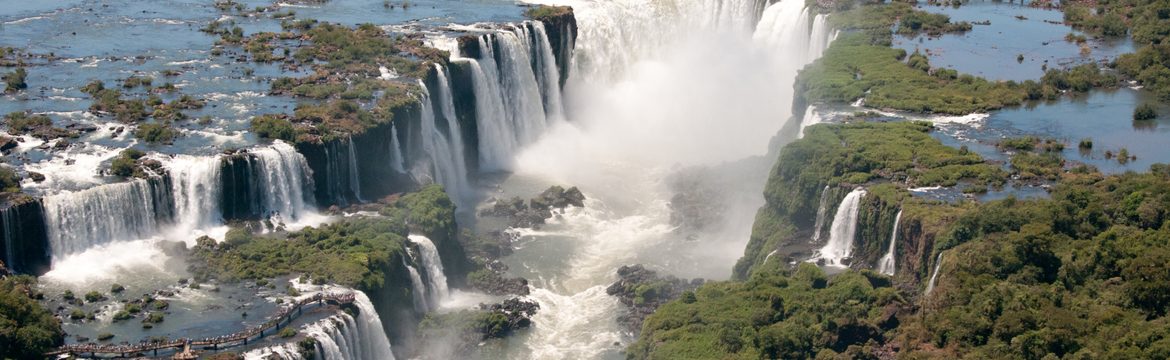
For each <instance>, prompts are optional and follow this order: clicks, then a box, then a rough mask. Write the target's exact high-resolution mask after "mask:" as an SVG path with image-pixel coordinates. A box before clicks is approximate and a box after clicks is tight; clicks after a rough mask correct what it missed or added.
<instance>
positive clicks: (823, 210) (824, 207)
mask: <svg viewBox="0 0 1170 360" xmlns="http://www.w3.org/2000/svg"><path fill="white" fill-rule="evenodd" d="M827 216H829V185H825V189H824V190H821V202H820V205H818V206H817V220H816V222H815V223H813V236H812V243H813V244H817V243H820V241H821V233H822V231H821V229H824V228H825V217H827Z"/></svg>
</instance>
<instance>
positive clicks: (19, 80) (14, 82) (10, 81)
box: [0, 67, 28, 94]
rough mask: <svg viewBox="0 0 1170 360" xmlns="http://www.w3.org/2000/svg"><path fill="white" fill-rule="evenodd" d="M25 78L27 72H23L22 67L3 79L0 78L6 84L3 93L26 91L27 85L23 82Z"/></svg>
mask: <svg viewBox="0 0 1170 360" xmlns="http://www.w3.org/2000/svg"><path fill="white" fill-rule="evenodd" d="M27 77H28V72H27V71H25V70H24V68H22V67H21V68H16V70H14V71H12V72H10V73H8V74H5V75H4V76H3V77H0V79H3V80H4V83H5V84H6V85H5V88H4V92H6V93H9V94H11V93H15V92H17V91H20V90H22V89H27V88H28V83H26V82H25V78H27Z"/></svg>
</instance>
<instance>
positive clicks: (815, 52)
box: [807, 14, 836, 62]
mask: <svg viewBox="0 0 1170 360" xmlns="http://www.w3.org/2000/svg"><path fill="white" fill-rule="evenodd" d="M832 33H833V31H832V29H831V28H830V27H829V16H828V15H825V14H817V16H816V18H814V19H813V26H812V36H810V37H809V42H808V59H807V60H808V61H810V62H811V61H813V60H815V59H818V58H820V57H821V55H822V54H824V53H825V49H827V48H829V43H830V42H832V41H833V40H834V39H835V38H836V34H832Z"/></svg>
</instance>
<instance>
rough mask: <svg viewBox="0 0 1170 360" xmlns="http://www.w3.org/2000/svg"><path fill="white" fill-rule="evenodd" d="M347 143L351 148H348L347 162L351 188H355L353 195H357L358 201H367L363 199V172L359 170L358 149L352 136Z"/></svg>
mask: <svg viewBox="0 0 1170 360" xmlns="http://www.w3.org/2000/svg"><path fill="white" fill-rule="evenodd" d="M346 145H347V146H349V149H347V150H346V155H347V156H349V159H348V160H349V161H348V162H347V164H348V165H349V189H350V190H353V196H355V197H357V198H358V201H361V202H365V200H363V199H362V182H361V173H360V172H358V166H357V150H354V148H353V137H352V136H351V137H349V138H348V139H347V140H346Z"/></svg>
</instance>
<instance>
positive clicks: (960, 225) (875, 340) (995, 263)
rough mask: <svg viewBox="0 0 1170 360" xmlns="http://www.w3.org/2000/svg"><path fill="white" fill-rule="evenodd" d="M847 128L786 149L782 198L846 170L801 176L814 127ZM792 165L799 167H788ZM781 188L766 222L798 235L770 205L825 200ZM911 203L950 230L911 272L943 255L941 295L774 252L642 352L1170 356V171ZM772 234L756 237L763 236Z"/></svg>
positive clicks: (1021, 146)
mask: <svg viewBox="0 0 1170 360" xmlns="http://www.w3.org/2000/svg"><path fill="white" fill-rule="evenodd" d="M834 126H837V127H840V128H846V129H847V128H849V127H851V126H854V125H829V126H814V127H811V128H810V129H811V130H813V131H812V132H811V133H807V135H806V137H805V139H804V140H799V141H797V142H795V143H793V144H791V145H789V146H788V147H786V148H785V149H784V151H783V152H782V158H781V159H782V160H781V161H780V162H779V163H778V164H779V165H777V169H778V170H776V171H774V172H773V175H772V179H770V180H769V190H768V191H769V193H771V192H775V191H788V192H789V193H791V192H792V191H791V190H788V188H789V187H792V186H793V185H792V184H799V182H795V183H794V181H800V179H801V178H800V177H796V178H793V177H792V176H794V175H796V176H808V177H809V179H833V178H835V174H838V173H840V172H839V171H834V172H829V173H818V172H816V171H814V172H813V173H810V174H807V175H805V174H800V172H799V171H798V170H800V168H801V167H806V168H807V167H817V166H818V165H819V164H823V163H825V162H826V161H825V160H824V159H820V158H817V157H816V154H817V152H812V151H808V152H799V153H798V152H797V150H796V149H799V148H802V147H811V146H813V145H814V144H816V143H817V141H815V140H814V141H811V142H810V141H806V140H807V139H809V137H813V138H816V137H818V136H825V135H826V131H825V130H826V129H831V128H833V127H834ZM818 128H821V130H820V131H819V132H820V134H819V135H818V130H817V129H818ZM860 129H861V128H858V131H859V132H860V133H861V135H859V136H869V137H880V136H883V135H884V134H885V133H887V132H889V131H891V129H890V128H889V127H888V126H873V127H872V128H871V129H869V130H860ZM838 131H841V130H838ZM838 142H839V143H848V141H840V140H838ZM891 146H894V147H909V148H914V146H911V145H909V144H901V145H891ZM1001 146H1002V147H1003V148H1005V149H1013V150H1014V151H1020V152H1021V153H1028V154H1033V155H1036V156H1045V154H1054V153H1057V152H1059V151H1060V149H1062V148H1063V144H1060V145H1058V142H1054V141H1045V140H1041V139H1036V138H1025V139H1009V140H1007V141H1004V142H1003V143H1001ZM821 151H822V152H823V151H825V150H821ZM903 151H912V150H911V149H906V150H903ZM867 153H870V151H858V152H856V153H853V154H867ZM794 154H800V156H801V157H799V158H794V157H793V156H794ZM857 156H858V157H863V156H865V155H857ZM1014 161H1015V160H1014V159H1013V162H1014ZM786 163H788V165H787V166H790V167H792V169H791V170H792V171H793V172H785V171H784V170H783V168H784V167H786V166H785V164H786ZM833 166H840V165H833ZM826 167H827V168H828V169H833V167H831V166H826ZM781 180H784V181H781ZM809 181H810V182H811V181H812V180H809ZM774 184H781V185H784V186H785V188H777V187H776V186H774ZM818 185H820V184H815V185H812V186H818ZM798 188H799V187H798ZM871 188H873V189H875V190H874V191H875V192H876V191H877V190H876V189H877V188H878V186H872V187H871ZM766 196H767V199H768V205H766V206H765V209H764V211H761V214H762V215H760V216H759V217H757V223H756V231H761V230H773V229H780V230H782V231H783V230H784V229H785V227H787V228H788V230H787V231H794V229H793V227H794V225H791V224H792V223H793V222H792V221H787V220H783V218H780V219H781V220H782V221H781V222H785V223H787V224H788V225H784V226H779V227H773V226H768V225H763V226H762V225H761V221H767V220H768V219H769V218H770V217H768V216H765V215H763V214H764V213H765V211H767V210H768V209H773V211H774V212H775V213H776V214H780V215H786V214H790V212H791V211H792V210H790V209H792V208H794V206H804V207H807V204H808V203H809V202H815V201H816V200H815V199H816V192H812V193H809V194H804V195H803V196H801V195H797V194H790V195H789V196H787V197H783V198H777V197H776V196H775V195H771V194H766ZM879 196H886V195H879ZM794 198H795V199H796V200H793V199H794ZM777 199H784V200H785V201H789V202H788V203H777V202H776V201H775V200H777ZM797 204H805V205H797ZM911 204H912V205H911ZM813 206H815V205H813ZM904 206H906V207H908V209H907V214H906V215H905V218H904V219H903V221H907V220H906V218H920V219H922V220H921V221H922V224H923V225H922V226H923V228H921V229H917V228H916V229H915V231H914V232H917V233H919V234H921V233H922V232H929V233H931V234H935V235H932V238H934V239H935V240H934V241H933V242H932V244H931V243H928V245H929V246H930V247H929V248H927V249H926V251H927V252H926V253H923V254H920V255H919V256H921V257H922V258H921V259H914V261H920V262H921V263H922V264H923V265H920V266H921V268H920V269H918V271H920V272H921V273H919V274H917V275H916V276H915V275H913V274H911V275H902V276H910V277H911V278H917V279H921V280H919V281H925V280H924V279H926V278H928V277H929V276H930V273H929V272H930V267H928V266H927V265H925V264H931V265H933V262H932V261H933V259H934V258H935V257H936V256H937V254H939V253H940V252H943V259H944V260H943V261H942V266H941V270H940V272H939V274H940V275H939V276H938V281H937V284H936V286H935V287H934V290H933V292H931V293H930V294H922V293H921V291H922V290H921V289H922V287H924V285H925V284H921V283H920V284H918V286H919V287H918V288H917V289H915V288H913V287H905V288H903V287H899V289H901V290H896V289H895V288H892V287H889V283H888V281H889V280H887V279H888V278H886V277H884V276H880V275H876V274H873V273H871V272H869V271H867V270H862V271H857V270H849V271H847V272H845V273H842V274H839V275H834V276H826V275H825V274H824V273H822V272H821V271H820V270H818V269H816V268H815V267H814V266H812V265H811V264H807V263H802V264H800V265H799V266H797V267H796V269H789V268H787V267H786V266H784V265H782V264H781V263H780V262H776V261H772V262H769V263H768V264H767V265H766V266H762V267H759V268H757V269H756V271H754V272H752V273H751V274H750V275H748V276H745V277H743V280H742V282H725V283H708V284H707V285H704V286H703V287H701V288H699V289H698V290H696V291H695V293H694V296H693V297H688V296H684V297H682V298H680V299H679V300H676V301H674V302H672V303H670V304H667V305H665V306H663V307H662V308H660V309H659V311H658V312H656V313H655V314H654V315H652V316H650V317H649V318H648V319H647V321H646V324H645V327H644V328H643V332H642V336H641V337H640V338H639V340H638V342H637V343H635V344H634V345H633V346H632V347H631V348H630V349H629V354H630V357H631V358H637V359H641V358H646V359H710V358H715V359H740V358H742V359H758V358H814V357H815V358H911V359H917V358H948V359H949V358H979V359H990V358H994V359H1001V358H1010V359H1044V358H1066V359H1089V358H1109V359H1121V358H1127V359H1128V358H1158V357H1160V356H1161V355H1160V354H1167V353H1170V352H1168V351H1170V322H1168V321H1167V317H1166V315H1167V314H1166V313H1167V309H1168V308H1170V295H1167V294H1170V285H1168V284H1170V243H1167V242H1166V241H1164V239H1166V238H1168V237H1170V212H1168V211H1167V209H1170V166H1167V165H1160V164H1159V165H1154V166H1152V167H1151V168H1150V171H1149V172H1148V173H1144V174H1137V173H1126V174H1122V175H1115V176H1104V175H1101V174H1100V173H1096V172H1093V171H1091V169H1085V168H1082V169H1081V170H1080V171H1071V172H1068V173H1065V174H1063V175H1061V176H1060V177H1059V178H1058V183H1057V185H1056V186H1054V188H1053V190H1052V191H1051V198H1050V199H1040V200H1029V201H1023V200H1017V199H1015V198H1011V197H1009V198H1007V199H1005V200H1000V201H994V202H989V203H984V204H976V203H966V204H964V205H961V206H955V205H948V204H941V203H938V204H936V203H929V202H913V203H908V204H906V205H904ZM927 223H929V224H931V225H930V226H929V228H927V227H926V224H927ZM802 226H807V225H802ZM770 236H772V235H770V234H762V235H761V234H753V239H752V241H753V242H755V241H757V240H756V238H757V237H764V238H767V237H770ZM748 251H749V252H750V251H752V245H750V244H749V249H748ZM899 261H901V260H899ZM738 270H739V269H737V271H738ZM899 271H914V270H912V269H900V270H899ZM910 301H914V302H915V303H917V304H918V305H917V306H913V307H912V306H908V302H910Z"/></svg>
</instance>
